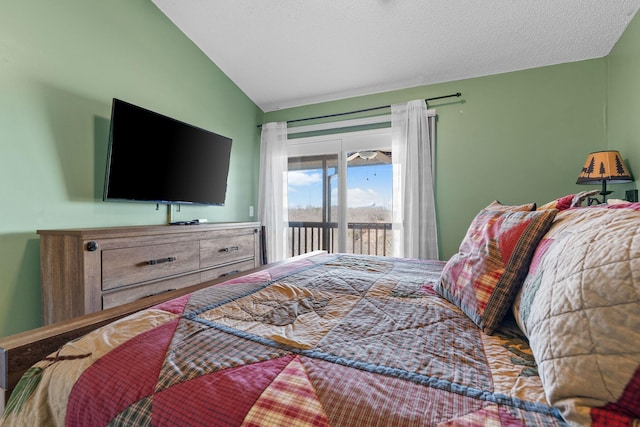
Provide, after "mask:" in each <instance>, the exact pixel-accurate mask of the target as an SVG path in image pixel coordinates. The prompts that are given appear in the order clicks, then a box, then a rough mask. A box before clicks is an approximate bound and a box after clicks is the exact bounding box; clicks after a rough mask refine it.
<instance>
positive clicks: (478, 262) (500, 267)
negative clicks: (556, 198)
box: [435, 209, 557, 334]
mask: <svg viewBox="0 0 640 427" xmlns="http://www.w3.org/2000/svg"><path fill="white" fill-rule="evenodd" d="M556 213H557V211H556V210H553V209H549V210H543V211H533V212H526V211H515V212H509V211H494V210H487V209H483V210H482V211H480V213H478V215H477V216H476V217H475V218H474V220H473V222H472V223H471V226H469V229H468V230H467V234H466V236H465V237H464V239H463V241H462V243H461V244H460V249H459V252H458V253H457V254H455V255H454V256H453V257H451V259H450V260H449V261H448V262H447V264H446V265H445V267H444V270H443V272H442V277H441V279H440V282H439V283H438V284H436V286H435V290H436V292H438V293H439V294H440V295H441V296H442V297H444V298H445V299H447V300H449V301H451V302H452V303H453V304H455V305H457V306H458V307H459V308H460V309H461V310H462V311H463V312H464V313H465V314H466V315H467V316H469V318H471V320H473V321H474V322H475V323H476V325H478V327H480V328H481V329H482V330H483V331H484V332H485V333H487V334H491V333H493V331H494V330H495V329H496V328H497V327H498V325H499V324H500V322H501V321H502V318H503V317H504V315H505V313H506V312H507V310H508V309H509V307H510V306H511V304H512V303H513V300H514V298H515V295H516V293H517V292H518V289H519V287H520V286H521V285H522V281H523V280H524V277H525V276H526V274H527V270H528V269H529V263H530V262H531V257H532V255H533V251H534V250H535V248H536V247H537V245H538V242H539V241H540V239H542V237H543V236H544V234H545V233H546V232H547V230H548V229H549V227H550V226H551V223H552V222H553V219H554V218H555V216H556Z"/></svg>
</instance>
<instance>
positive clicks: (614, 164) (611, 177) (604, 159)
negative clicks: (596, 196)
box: [576, 150, 633, 184]
mask: <svg viewBox="0 0 640 427" xmlns="http://www.w3.org/2000/svg"><path fill="white" fill-rule="evenodd" d="M605 181H606V182H608V183H610V184H621V183H623V182H630V181H633V178H631V174H630V173H629V170H628V169H627V167H626V166H625V164H624V162H623V161H622V157H621V156H620V153H619V152H618V151H615V150H609V151H595V152H593V153H591V154H589V155H588V156H587V161H586V162H585V164H584V167H583V168H582V172H580V175H579V176H578V181H577V182H576V184H600V183H604V182H605Z"/></svg>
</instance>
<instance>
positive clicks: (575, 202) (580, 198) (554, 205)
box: [538, 190, 600, 211]
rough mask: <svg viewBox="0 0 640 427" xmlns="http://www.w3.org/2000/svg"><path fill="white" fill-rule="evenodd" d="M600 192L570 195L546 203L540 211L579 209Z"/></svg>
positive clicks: (592, 191)
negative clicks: (583, 203)
mask: <svg viewBox="0 0 640 427" xmlns="http://www.w3.org/2000/svg"><path fill="white" fill-rule="evenodd" d="M599 193H600V190H589V191H581V192H579V193H577V194H569V195H567V196H564V197H560V198H559V199H556V200H552V201H551V202H549V203H545V204H544V205H542V206H540V207H539V208H538V210H544V209H557V210H559V211H563V210H565V209H569V208H577V207H580V206H582V202H584V201H585V200H587V199H588V198H589V197H591V196H595V195H596V194H599Z"/></svg>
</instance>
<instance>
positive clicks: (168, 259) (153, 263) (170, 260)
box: [147, 256, 176, 265]
mask: <svg viewBox="0 0 640 427" xmlns="http://www.w3.org/2000/svg"><path fill="white" fill-rule="evenodd" d="M175 260H176V257H174V256H170V257H167V258H160V259H151V260H149V261H147V265H156V264H164V263H165V262H173V261H175Z"/></svg>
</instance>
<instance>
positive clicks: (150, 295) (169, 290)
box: [140, 288, 175, 299]
mask: <svg viewBox="0 0 640 427" xmlns="http://www.w3.org/2000/svg"><path fill="white" fill-rule="evenodd" d="M172 291H175V288H173V289H167V290H165V291H160V292H156V293H155V294H149V295H146V296H143V297H142V298H140V299H145V298H150V297H155V296H156V295H160V294H164V293H167V292H172Z"/></svg>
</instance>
